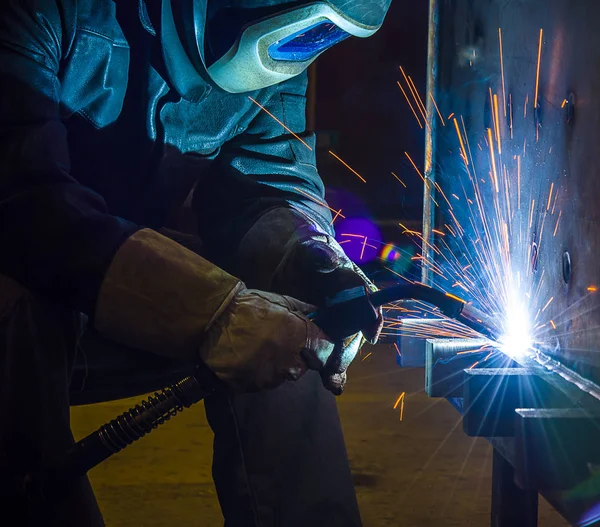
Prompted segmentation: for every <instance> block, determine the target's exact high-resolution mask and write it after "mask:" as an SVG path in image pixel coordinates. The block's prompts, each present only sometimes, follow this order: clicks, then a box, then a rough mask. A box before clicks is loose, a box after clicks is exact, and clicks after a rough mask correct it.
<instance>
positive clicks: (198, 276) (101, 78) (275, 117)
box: [0, 0, 390, 527]
mask: <svg viewBox="0 0 600 527" xmlns="http://www.w3.org/2000/svg"><path fill="white" fill-rule="evenodd" d="M389 2H390V0H376V1H366V0H327V1H316V2H305V1H292V2H288V1H282V0H230V1H227V0H222V1H220V0H155V1H154V0H153V1H149V0H147V1H146V0H139V1H134V0H5V1H3V2H2V3H1V7H0V75H1V78H2V82H1V83H0V163H1V167H2V168H1V171H0V225H1V228H0V247H1V248H2V249H1V251H0V273H1V274H2V276H1V278H0V423H1V425H0V427H1V428H0V474H2V476H1V478H2V482H1V485H0V487H1V488H0V490H2V492H1V495H2V496H3V497H4V498H5V501H6V502H5V503H3V504H2V505H3V507H2V509H0V515H2V516H1V518H0V523H4V521H5V520H6V519H7V518H10V525H13V526H14V525H21V524H22V525H36V526H37V525H61V526H72V525H73V526H75V525H77V526H84V525H85V526H97V525H103V520H102V518H101V514H100V512H99V510H98V506H97V504H96V501H95V498H94V496H93V493H92V491H91V489H90V486H89V483H88V482H87V480H86V479H82V480H81V481H79V482H77V483H76V484H75V485H73V486H72V488H69V489H66V491H65V495H64V498H62V499H60V500H58V499H57V500H54V501H50V502H48V501H47V502H45V503H44V504H43V506H42V505H39V504H38V503H26V502H24V501H21V500H20V498H19V497H18V496H19V494H18V492H13V491H14V490H15V489H13V487H12V486H11V485H13V483H14V482H18V481H20V479H19V478H20V476H21V475H22V474H23V473H26V472H29V471H33V470H38V469H42V468H43V467H44V466H45V465H47V464H51V462H52V460H53V458H54V457H56V456H58V455H59V454H60V453H61V452H62V451H64V450H65V448H67V447H68V446H69V445H70V444H71V443H72V441H73V438H72V435H71V432H70V427H69V379H70V373H71V370H72V367H73V363H74V360H75V356H76V354H77V349H78V339H79V337H80V335H81V334H82V332H83V331H84V330H93V331H96V332H97V333H98V334H99V335H101V336H102V337H104V338H106V339H109V340H111V341H113V342H116V343H118V344H122V345H126V346H128V347H131V348H136V349H139V350H143V351H145V352H150V353H154V354H159V355H166V356H168V357H171V358H174V359H177V360H181V361H182V362H197V363H201V364H204V365H205V366H207V367H208V369H209V370H210V371H212V373H213V374H214V375H215V377H216V379H218V381H219V382H221V383H224V384H225V385H226V386H227V387H228V393H227V395H214V396H212V397H209V398H207V399H206V401H205V407H206V412H207V416H208V420H209V422H210V425H211V427H212V428H213V431H214V433H215V443H214V464H213V468H214V471H213V474H214V480H215V484H216V488H217V493H218V497H219V501H220V504H221V508H222V511H223V514H224V517H225V522H226V525H228V526H231V527H234V526H242V525H243V526H266V525H269V526H271V525H281V526H292V525H302V526H306V525H311V526H313V527H318V526H325V525H326V526H328V527H332V526H336V525H340V526H342V525H343V526H345V527H350V526H356V525H360V516H359V512H358V507H357V503H356V497H355V491H354V488H353V483H352V479H351V474H350V470H349V466H348V460H347V455H346V451H345V446H344V442H343V437H342V433H341V428H340V423H339V418H338V415H337V410H336V405H335V399H334V396H333V395H332V392H333V393H335V394H338V393H340V392H341V391H342V389H343V386H344V383H345V380H346V373H345V366H347V364H348V363H349V362H350V360H351V359H352V357H353V356H354V354H355V353H356V351H357V349H358V347H359V346H360V345H361V344H362V342H363V341H364V340H365V339H366V340H369V341H371V342H375V341H376V339H377V336H378V333H379V331H380V327H381V320H382V318H381V316H380V314H379V315H378V316H377V317H375V319H374V320H370V321H369V322H368V323H367V324H366V327H364V328H362V331H361V333H357V334H356V335H354V336H353V337H351V338H349V339H346V340H344V341H343V342H331V341H330V339H329V337H328V336H327V335H326V334H324V333H323V332H322V331H321V330H320V329H319V328H318V327H317V326H316V325H315V324H313V323H312V322H311V321H310V320H309V319H308V318H307V316H306V315H307V314H308V313H310V312H311V311H313V310H314V309H315V306H319V305H321V304H322V303H323V302H324V301H325V298H326V297H330V296H332V295H334V294H335V293H336V292H338V291H341V290H345V289H348V288H356V287H357V286H362V287H368V288H369V289H373V287H374V286H373V285H372V284H371V283H370V282H369V280H368V279H367V278H366V277H365V275H364V274H363V273H362V272H361V271H360V270H359V269H358V268H357V267H356V266H355V265H354V264H353V263H352V262H350V261H349V260H348V258H347V257H346V256H345V255H344V252H343V251H342V249H341V248H340V246H339V245H338V244H337V243H336V242H335V240H334V237H333V234H334V233H333V230H332V227H331V220H332V218H331V215H330V213H329V210H328V207H327V204H326V202H325V200H324V186H323V183H322V181H321V179H320V177H319V174H318V172H317V169H316V166H315V151H314V147H315V139H314V135H313V134H312V133H310V132H308V131H306V124H305V91H306V85H307V75H306V69H307V67H308V65H309V64H310V63H311V62H312V61H313V60H314V59H315V58H317V57H318V55H319V54H320V53H322V52H324V51H325V50H327V49H328V48H330V47H331V46H333V45H334V44H337V43H338V42H341V41H343V40H344V39H346V38H348V37H368V36H370V35H372V34H373V33H375V31H376V30H377V29H378V28H379V27H380V26H381V24H382V23H383V19H384V17H385V14H386V11H387V9H388V6H389ZM200 240H201V241H200ZM283 295H289V296H283ZM332 364H333V366H332ZM17 490H18V489H17ZM8 496H10V499H8V500H6V497H8ZM198 515H199V517H200V516H201V511H198ZM165 521H166V519H165ZM198 521H199V523H202V520H201V518H199V520H198Z"/></svg>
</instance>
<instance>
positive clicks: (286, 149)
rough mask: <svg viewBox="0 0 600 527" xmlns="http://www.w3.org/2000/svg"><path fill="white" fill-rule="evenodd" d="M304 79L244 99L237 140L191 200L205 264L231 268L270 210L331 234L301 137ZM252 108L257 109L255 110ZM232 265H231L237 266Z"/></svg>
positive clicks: (305, 138)
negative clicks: (246, 238)
mask: <svg viewBox="0 0 600 527" xmlns="http://www.w3.org/2000/svg"><path fill="white" fill-rule="evenodd" d="M306 84H307V76H306V73H305V74H303V75H300V76H298V77H295V78H293V79H291V80H289V81H286V82H284V83H281V84H279V85H277V86H274V87H271V88H267V89H265V90H262V91H260V92H258V93H257V94H255V93H251V94H242V95H240V97H247V98H248V99H250V97H251V98H252V99H253V101H250V102H249V106H250V109H249V112H248V114H247V115H246V116H243V117H242V119H241V120H240V124H239V128H240V129H241V131H240V133H239V134H238V135H237V136H236V137H235V138H234V139H232V140H230V141H229V142H228V143H227V144H225V145H224V146H223V148H222V150H221V152H220V154H219V156H218V157H217V159H216V161H215V163H213V166H212V167H211V169H210V173H209V174H208V176H207V177H204V178H203V179H202V181H201V182H200V183H199V185H198V187H197V188H196V190H195V193H194V201H193V208H194V210H195V212H196V214H197V216H198V218H199V231H200V236H201V238H202V240H203V242H204V243H205V248H206V249H207V250H208V254H210V256H211V259H212V260H213V261H215V262H217V263H219V264H220V265H221V266H223V267H224V268H226V269H228V270H232V271H233V272H235V273H237V274H238V275H239V276H241V277H242V278H244V269H243V268H240V266H239V265H236V260H238V259H239V258H238V248H239V245H240V243H241V241H242V239H243V238H244V236H245V234H246V233H247V232H248V231H249V230H250V228H251V227H252V226H253V225H254V224H255V223H256V222H257V221H258V219H259V218H261V217H262V216H263V215H265V214H266V213H268V212H269V211H271V210H273V209H280V208H285V209H289V210H290V212H293V213H294V214H293V216H294V217H296V218H298V219H299V221H300V223H306V224H311V225H312V226H314V227H315V228H317V229H318V230H321V231H324V232H326V233H329V234H331V233H332V232H333V230H332V227H331V214H330V211H329V207H328V205H327V203H326V202H325V188H324V185H323V182H322V180H321V178H320V176H319V174H318V172H317V168H316V156H315V135H314V134H313V133H311V132H308V131H306V118H305V110H306V98H305V92H306ZM259 105H260V106H259ZM238 263H239V262H238Z"/></svg>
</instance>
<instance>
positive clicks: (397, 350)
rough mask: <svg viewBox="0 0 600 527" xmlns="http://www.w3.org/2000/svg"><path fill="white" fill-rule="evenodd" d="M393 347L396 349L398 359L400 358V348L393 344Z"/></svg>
mask: <svg viewBox="0 0 600 527" xmlns="http://www.w3.org/2000/svg"><path fill="white" fill-rule="evenodd" d="M394 347H395V348H396V353H397V354H398V356H399V357H402V353H401V352H400V348H399V347H398V344H396V343H395V342H394Z"/></svg>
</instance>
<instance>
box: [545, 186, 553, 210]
mask: <svg viewBox="0 0 600 527" xmlns="http://www.w3.org/2000/svg"><path fill="white" fill-rule="evenodd" d="M553 190H554V182H553V183H552V184H551V185H550V194H548V205H546V211H548V210H550V202H551V201H552V191H553Z"/></svg>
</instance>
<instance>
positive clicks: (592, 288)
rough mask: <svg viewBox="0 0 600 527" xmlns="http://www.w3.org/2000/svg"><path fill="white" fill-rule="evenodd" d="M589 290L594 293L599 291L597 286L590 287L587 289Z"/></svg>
mask: <svg viewBox="0 0 600 527" xmlns="http://www.w3.org/2000/svg"><path fill="white" fill-rule="evenodd" d="M587 290H588V291H590V292H592V293H593V292H595V291H598V288H597V287H596V286H595V285H591V286H590V287H588V288H587Z"/></svg>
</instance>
